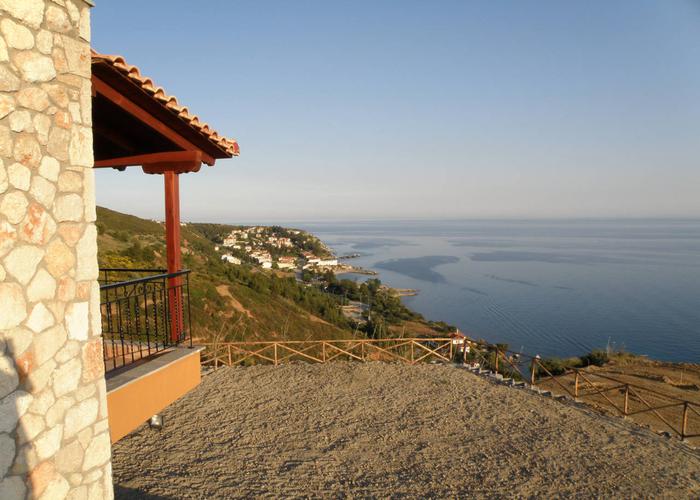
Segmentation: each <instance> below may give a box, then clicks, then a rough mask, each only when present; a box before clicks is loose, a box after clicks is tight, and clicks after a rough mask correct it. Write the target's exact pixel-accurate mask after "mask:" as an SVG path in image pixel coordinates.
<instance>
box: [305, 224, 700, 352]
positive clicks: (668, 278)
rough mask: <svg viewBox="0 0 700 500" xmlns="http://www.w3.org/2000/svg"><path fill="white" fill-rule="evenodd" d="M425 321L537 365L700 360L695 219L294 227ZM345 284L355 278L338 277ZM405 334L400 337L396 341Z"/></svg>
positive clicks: (699, 249) (699, 233)
mask: <svg viewBox="0 0 700 500" xmlns="http://www.w3.org/2000/svg"><path fill="white" fill-rule="evenodd" d="M296 226H297V227H301V228H303V229H305V230H308V231H311V232H312V233H314V234H315V235H317V236H318V237H320V238H321V239H322V240H323V241H324V242H326V243H327V244H328V245H330V246H331V247H332V248H333V250H334V251H335V252H336V253H337V254H338V255H347V254H360V256H359V257H357V258H353V259H350V260H347V261H346V262H348V263H351V264H353V265H355V266H361V267H364V268H367V269H372V270H374V271H377V272H378V273H379V275H378V278H380V279H381V280H382V282H384V283H386V284H387V285H390V286H392V287H395V288H412V289H416V290H418V294H417V295H416V296H414V297H405V298H403V299H402V300H403V301H404V303H405V304H406V305H407V306H408V307H410V308H411V309H413V310H415V311H417V312H419V313H421V314H423V315H424V316H425V318H426V319H430V320H442V321H445V322H447V323H450V324H452V325H455V326H457V327H458V328H459V329H460V330H461V331H463V332H465V333H466V334H468V335H470V336H471V337H473V338H479V339H485V340H487V341H490V342H500V343H506V344H508V345H509V347H510V349H511V350H515V351H522V352H524V353H528V354H539V355H541V356H575V355H580V354H583V353H586V352H589V351H591V350H593V349H608V348H610V349H616V350H624V351H627V352H631V353H635V354H641V355H647V356H649V357H651V358H654V359H659V360H668V361H686V362H694V363H698V362H700V220H556V221H555V220H517V221H516V220H420V221H417V220H411V221H409V220H405V221H387V220H383V221H382V220H373V221H353V222H339V221H335V222H328V221H324V222H317V221H314V222H309V221H307V222H301V223H296ZM345 277H347V278H350V279H356V280H363V279H366V278H367V277H366V276H362V275H345ZM407 333H408V332H407Z"/></svg>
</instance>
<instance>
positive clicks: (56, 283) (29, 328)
mask: <svg viewBox="0 0 700 500" xmlns="http://www.w3.org/2000/svg"><path fill="white" fill-rule="evenodd" d="M90 5H91V4H90V3H88V2H87V1H86V0H0V355H1V356H0V478H2V482H0V498H2V499H3V500H4V499H14V498H64V497H67V498H76V499H77V498H111V497H112V496H113V491H112V477H111V463H110V453H111V448H110V439H109V432H108V423H107V401H106V389H105V380H104V366H103V361H102V343H101V340H100V310H99V299H100V297H99V287H98V284H97V281H96V279H97V272H98V271H97V244H96V240H97V233H96V230H95V196H94V179H93V170H92V165H93V156H92V128H91V127H92V110H91V89H90V67H91V55H90V44H89V40H90V12H89V10H90Z"/></svg>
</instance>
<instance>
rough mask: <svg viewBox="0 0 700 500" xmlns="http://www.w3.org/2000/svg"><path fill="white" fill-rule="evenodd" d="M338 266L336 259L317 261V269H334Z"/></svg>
mask: <svg viewBox="0 0 700 500" xmlns="http://www.w3.org/2000/svg"><path fill="white" fill-rule="evenodd" d="M337 265H338V259H318V264H317V266H319V267H335V266H337Z"/></svg>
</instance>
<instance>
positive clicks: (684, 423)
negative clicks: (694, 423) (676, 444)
mask: <svg viewBox="0 0 700 500" xmlns="http://www.w3.org/2000/svg"><path fill="white" fill-rule="evenodd" d="M681 422H682V423H681V441H685V435H686V434H687V433H688V402H687V401H686V402H685V403H683V417H682V421H681Z"/></svg>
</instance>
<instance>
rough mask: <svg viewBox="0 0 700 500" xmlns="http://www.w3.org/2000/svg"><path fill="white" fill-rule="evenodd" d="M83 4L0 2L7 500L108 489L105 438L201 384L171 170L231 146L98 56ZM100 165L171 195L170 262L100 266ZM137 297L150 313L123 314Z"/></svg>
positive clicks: (195, 167)
mask: <svg viewBox="0 0 700 500" xmlns="http://www.w3.org/2000/svg"><path fill="white" fill-rule="evenodd" d="M91 7H92V2H91V1H90V0H61V1H60V2H58V1H55V2H48V1H43V0H31V1H30V0H3V1H0V17H1V18H2V25H3V29H2V30H1V31H0V46H1V47H2V48H3V50H2V52H3V54H4V56H3V57H4V61H6V62H3V63H2V77H1V78H0V79H1V80H2V88H1V89H0V116H1V118H2V119H3V124H2V125H1V126H0V128H1V130H0V165H4V166H5V167H6V169H7V170H8V171H9V172H10V174H9V175H8V176H7V177H8V178H9V181H8V178H5V179H4V182H0V212H1V213H2V217H0V254H1V256H2V259H3V266H2V278H1V279H0V304H2V311H1V313H0V336H1V337H2V339H3V342H2V344H3V357H2V377H3V384H2V394H0V397H1V398H2V405H0V407H1V408H0V409H1V411H0V425H1V427H2V436H5V437H6V438H7V439H3V440H2V442H1V443H0V448H1V451H2V453H0V457H1V460H0V462H2V467H0V474H2V477H1V478H0V480H1V482H0V496H2V497H3V500H4V499H5V498H7V499H14V498H40V497H41V498H64V497H69V498H78V497H81V496H82V497H85V496H86V492H88V491H89V494H90V496H91V497H93V498H105V499H110V498H112V496H113V490H112V476H111V464H110V456H111V453H110V448H111V443H113V442H115V441H117V440H118V439H120V438H121V437H123V436H124V435H126V434H127V433H129V432H131V431H132V430H133V429H135V428H136V427H137V426H139V425H141V424H142V423H144V422H145V421H147V420H148V419H149V418H150V417H151V416H153V415H154V414H158V413H160V412H161V411H162V410H163V409H164V408H165V407H166V406H168V405H169V404H170V403H172V402H173V401H174V400H176V399H177V398H179V397H181V396H182V395H183V394H185V393H186V392H187V391H189V390H191V389H192V388H194V387H196V385H197V384H198V383H199V380H200V366H199V350H198V349H196V348H192V349H191V348H189V347H190V346H191V345H192V344H191V339H192V328H196V325H192V324H191V323H190V319H189V316H188V310H189V307H188V306H189V300H190V297H189V286H188V283H189V272H188V271H187V270H184V269H183V268H182V258H181V238H180V230H181V227H182V226H184V225H185V224H184V223H182V224H181V222H180V202H179V186H180V176H181V174H183V173H191V174H192V175H196V172H198V171H199V170H200V169H201V167H202V165H203V164H205V165H209V166H213V165H214V164H215V163H216V161H217V160H219V159H226V158H231V157H233V156H237V155H238V154H239V148H238V144H237V142H236V141H235V140H233V139H228V138H226V137H225V136H224V135H223V134H220V133H218V132H216V131H214V130H213V129H212V128H211V127H210V126H209V125H207V124H206V123H204V122H203V121H201V120H200V119H199V118H198V117H197V116H195V115H194V114H193V113H191V112H190V111H189V110H188V109H187V108H186V107H184V106H182V105H181V104H180V103H179V102H178V100H177V99H176V98H175V97H174V96H171V95H168V94H167V93H166V92H165V91H164V90H163V89H162V88H161V87H159V86H157V85H156V84H154V82H153V81H152V80H151V79H150V78H147V77H145V76H143V75H142V74H141V71H140V70H139V68H137V67H136V66H133V65H131V64H129V63H127V62H126V61H125V60H124V59H123V58H122V57H119V56H111V55H105V54H100V53H97V52H94V51H91V48H90V9H91ZM18 43H20V44H21V48H20V47H18V45H17V44H18ZM5 47H8V48H9V49H11V50H5ZM183 68H184V67H183ZM183 70H185V69H183ZM14 113H19V114H20V115H21V116H20V117H21V118H26V120H25V121H26V123H25V124H22V122H21V120H16V119H13V118H12V117H13V115H14ZM8 116H9V119H11V120H12V123H13V126H12V127H11V128H10V127H8V126H7V125H6V123H7V122H5V118H6V117H8ZM98 168H104V169H114V171H113V172H112V173H113V174H114V175H120V174H119V172H121V171H124V170H125V169H127V168H130V169H134V168H140V169H141V170H142V171H143V173H144V174H147V175H158V176H160V177H161V178H162V179H163V195H158V194H154V196H158V197H159V198H160V197H161V196H162V197H163V198H164V206H165V240H166V251H167V269H164V270H158V271H154V272H151V271H138V270H127V271H128V272H124V270H121V269H98V262H97V230H96V226H95V217H96V215H95V191H94V171H95V170H94V169H98ZM2 173H3V175H4V174H5V168H2ZM66 176H73V177H77V178H78V179H79V180H78V182H77V183H76V187H75V188H71V192H70V193H66V192H63V191H61V190H60V189H58V185H59V179H61V178H63V177H66ZM115 184H116V183H115ZM20 236H21V237H20ZM134 274H137V275H139V276H140V278H138V279H135V278H133V275H134ZM143 290H149V291H152V292H153V293H145V294H144V293H143ZM142 306H143V311H149V314H138V315H131V316H127V314H126V313H127V311H140V310H141V307H142ZM151 311H152V313H150V312H151ZM127 322H128V324H127ZM47 374H48V375H47ZM49 375H50V376H49ZM39 382H41V383H39ZM59 397H60V399H59V401H61V402H62V403H61V405H63V406H62V407H61V408H62V409H61V410H60V411H56V412H52V413H53V417H52V422H51V426H50V427H49V426H46V425H45V422H43V419H42V418H40V417H39V421H40V422H41V425H37V424H32V432H31V433H29V432H28V428H27V425H28V424H29V422H33V421H34V420H36V418H37V416H34V415H32V418H33V419H34V420H32V418H29V417H30V414H29V413H28V412H29V411H30V410H29V408H30V406H31V407H32V408H33V407H37V408H41V407H42V406H39V404H40V403H41V405H43V407H46V406H47V405H48V404H50V403H48V402H50V401H53V400H55V399H57V398H59ZM32 411H34V410H32ZM46 411H47V409H43V410H39V413H46ZM25 415H27V417H25ZM23 417H24V418H23ZM20 439H21V440H22V441H26V442H22V441H20ZM16 443H17V444H20V443H21V444H22V446H18V445H17V446H16ZM76 450H77V452H76ZM76 453H77V454H76ZM67 457H72V458H70V460H69V459H68V458H67ZM75 457H77V459H76V458H75Z"/></svg>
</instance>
